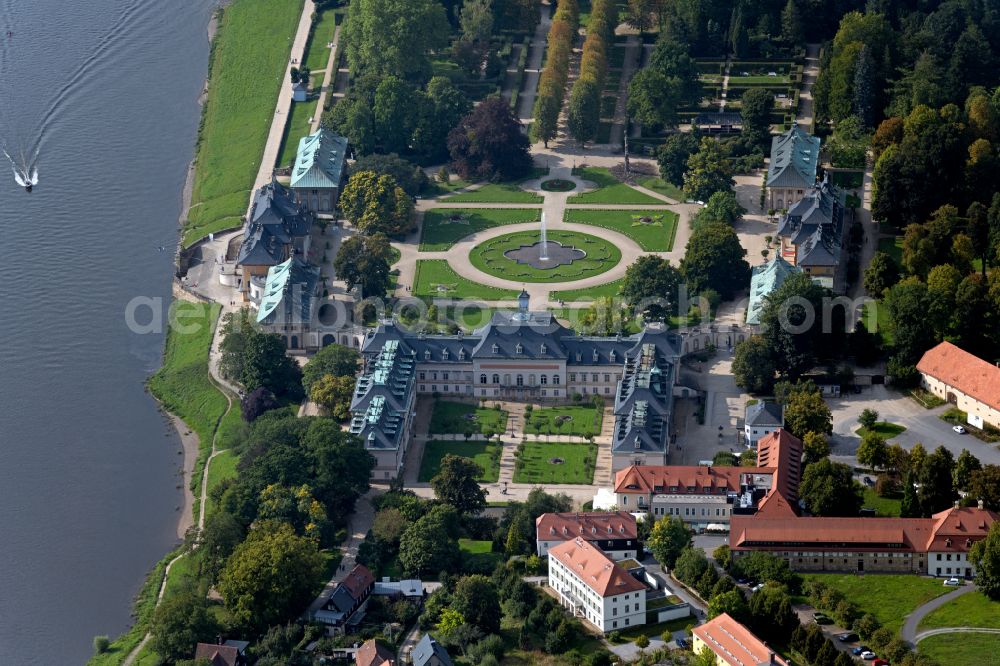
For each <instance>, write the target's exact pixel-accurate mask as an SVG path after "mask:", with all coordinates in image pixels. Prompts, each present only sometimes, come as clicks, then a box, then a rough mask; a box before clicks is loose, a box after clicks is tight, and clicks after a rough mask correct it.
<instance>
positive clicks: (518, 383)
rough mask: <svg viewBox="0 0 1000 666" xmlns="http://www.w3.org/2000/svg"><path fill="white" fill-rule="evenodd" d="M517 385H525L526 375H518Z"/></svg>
mask: <svg viewBox="0 0 1000 666" xmlns="http://www.w3.org/2000/svg"><path fill="white" fill-rule="evenodd" d="M517 385H518V386H524V375H518V376H517Z"/></svg>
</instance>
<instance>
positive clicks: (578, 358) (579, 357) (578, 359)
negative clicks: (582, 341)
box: [576, 352, 582, 363]
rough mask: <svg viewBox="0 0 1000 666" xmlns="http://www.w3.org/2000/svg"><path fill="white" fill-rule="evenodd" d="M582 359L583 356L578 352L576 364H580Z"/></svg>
mask: <svg viewBox="0 0 1000 666" xmlns="http://www.w3.org/2000/svg"><path fill="white" fill-rule="evenodd" d="M581 358H582V356H581V354H580V352H577V353H576V362H577V363H579V362H580V359H581Z"/></svg>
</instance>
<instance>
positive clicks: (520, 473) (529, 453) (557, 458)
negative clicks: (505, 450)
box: [514, 441, 597, 485]
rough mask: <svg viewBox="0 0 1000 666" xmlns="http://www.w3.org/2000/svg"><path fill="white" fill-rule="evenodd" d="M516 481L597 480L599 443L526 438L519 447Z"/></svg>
mask: <svg viewBox="0 0 1000 666" xmlns="http://www.w3.org/2000/svg"><path fill="white" fill-rule="evenodd" d="M514 460H515V462H514V483H565V484H574V485H589V484H591V483H593V482H594V468H595V466H596V464H597V445H596V444H589V443H571V444H570V443H563V442H558V443H554V442H535V441H525V442H521V443H520V444H518V446H517V453H516V454H515V458H514Z"/></svg>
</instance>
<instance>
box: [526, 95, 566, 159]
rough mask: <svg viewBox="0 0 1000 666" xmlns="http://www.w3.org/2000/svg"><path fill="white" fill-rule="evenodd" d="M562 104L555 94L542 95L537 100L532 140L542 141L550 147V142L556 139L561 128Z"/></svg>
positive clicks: (532, 126)
mask: <svg viewBox="0 0 1000 666" xmlns="http://www.w3.org/2000/svg"><path fill="white" fill-rule="evenodd" d="M561 109H562V102H561V101H560V99H559V97H557V96H556V95H554V94H540V95H538V97H537V98H536V99H535V119H534V121H533V122H532V123H531V138H532V140H533V141H542V142H543V143H544V144H545V147H546V148H548V147H549V141H551V140H552V139H554V138H555V137H556V131H557V129H558V127H559V111H560V110H561Z"/></svg>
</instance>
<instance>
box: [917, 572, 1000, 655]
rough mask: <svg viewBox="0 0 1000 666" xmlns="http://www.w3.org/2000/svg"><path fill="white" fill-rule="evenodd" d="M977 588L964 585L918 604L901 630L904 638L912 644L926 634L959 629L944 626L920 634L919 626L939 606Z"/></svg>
mask: <svg viewBox="0 0 1000 666" xmlns="http://www.w3.org/2000/svg"><path fill="white" fill-rule="evenodd" d="M975 589H976V586H975V585H963V586H962V587H960V588H958V589H957V590H952V591H951V592H949V593H948V594H943V595H941V596H940V597H938V598H936V599H931V600H930V601H928V602H927V603H926V604H924V605H923V606H918V607H917V609H916V610H914V611H913V612H912V613H910V614H909V615H908V616H907V618H906V622H904V623H903V628H902V630H900V632H899V633H900V635H901V636H902V638H903V640H904V641H906V642H907V643H909V644H910V645H916V644H917V642H918V641H919V640H920V639H921V638H923V637H924V635H927V636H931V635H933V634H934V633H941V634H946V633H950V632H952V631H957V629H956V628H944V629H940V630H932V631H925V632H921V633H920V634H918V633H917V627H918V626H920V622H921V621H922V620H923V619H924V618H925V617H927V615H929V614H930V613H932V612H934V611H936V610H937V609H938V608H941V606H944V605H945V604H947V603H949V602H950V601H953V600H955V599H957V598H958V597H960V596H962V595H963V594H968V593H969V592H973V591H975ZM995 631H996V633H1000V630H995Z"/></svg>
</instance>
